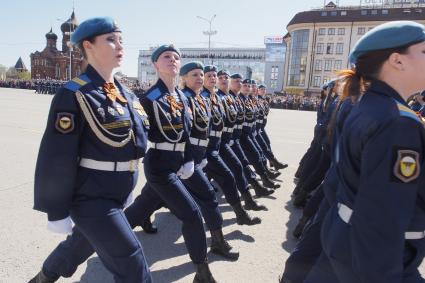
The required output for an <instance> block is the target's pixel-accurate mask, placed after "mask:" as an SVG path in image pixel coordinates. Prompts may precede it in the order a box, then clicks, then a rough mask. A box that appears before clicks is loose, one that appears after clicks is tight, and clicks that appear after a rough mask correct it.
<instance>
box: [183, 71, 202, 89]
mask: <svg viewBox="0 0 425 283" xmlns="http://www.w3.org/2000/svg"><path fill="white" fill-rule="evenodd" d="M183 79H184V82H185V84H186V86H187V87H188V88H190V89H191V90H193V91H194V92H198V91H199V90H201V89H202V85H203V83H204V71H203V70H200V69H196V70H192V71H190V72H189V73H187V74H186V75H184V77H183Z"/></svg>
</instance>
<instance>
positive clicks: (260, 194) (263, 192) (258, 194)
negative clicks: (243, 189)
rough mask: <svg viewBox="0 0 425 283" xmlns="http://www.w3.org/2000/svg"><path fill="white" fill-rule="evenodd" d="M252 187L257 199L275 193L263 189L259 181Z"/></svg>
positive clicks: (254, 182) (253, 182)
mask: <svg viewBox="0 0 425 283" xmlns="http://www.w3.org/2000/svg"><path fill="white" fill-rule="evenodd" d="M251 187H252V188H253V189H254V191H255V196H256V197H265V196H268V195H271V194H272V193H274V190H269V189H267V188H266V187H263V186H262V185H261V184H260V183H258V181H257V180H253V181H252V182H251Z"/></svg>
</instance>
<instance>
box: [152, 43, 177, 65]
mask: <svg viewBox="0 0 425 283" xmlns="http://www.w3.org/2000/svg"><path fill="white" fill-rule="evenodd" d="M165 51H174V52H176V53H177V54H179V56H180V51H179V50H178V49H177V48H176V47H175V46H174V45H173V44H165V45H161V46H160V47H158V48H157V49H155V51H154V52H152V55H151V60H152V62H156V61H158V58H159V56H160V55H161V54H162V53H164V52H165Z"/></svg>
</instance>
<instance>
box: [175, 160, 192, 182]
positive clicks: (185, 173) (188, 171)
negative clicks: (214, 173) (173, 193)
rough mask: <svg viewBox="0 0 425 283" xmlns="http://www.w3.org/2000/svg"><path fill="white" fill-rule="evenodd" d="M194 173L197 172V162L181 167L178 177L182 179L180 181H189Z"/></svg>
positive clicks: (190, 162) (187, 163)
mask: <svg viewBox="0 0 425 283" xmlns="http://www.w3.org/2000/svg"><path fill="white" fill-rule="evenodd" d="M193 171H195V162H193V161H189V162H186V163H185V164H183V165H182V167H180V169H179V171H177V176H178V177H180V179H187V178H190V176H192V174H193Z"/></svg>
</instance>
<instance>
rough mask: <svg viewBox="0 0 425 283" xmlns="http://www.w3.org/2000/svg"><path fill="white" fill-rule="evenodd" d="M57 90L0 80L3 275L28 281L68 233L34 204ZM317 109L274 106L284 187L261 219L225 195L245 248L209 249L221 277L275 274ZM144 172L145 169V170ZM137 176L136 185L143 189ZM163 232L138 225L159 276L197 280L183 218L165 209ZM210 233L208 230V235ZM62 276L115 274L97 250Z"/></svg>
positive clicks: (257, 278)
mask: <svg viewBox="0 0 425 283" xmlns="http://www.w3.org/2000/svg"><path fill="white" fill-rule="evenodd" d="M51 98H52V96H48V95H36V94H34V93H33V92H32V91H27V90H14V89H1V88H0V105H1V109H0V132H1V137H0V156H1V158H0V180H2V182H1V183H0V223H1V226H0V255H1V257H0V282H7V283H10V282H13V283H14V282H27V281H28V279H30V278H31V277H32V276H33V275H34V274H35V273H36V272H38V271H39V269H40V266H41V264H42V262H43V260H44V259H45V258H46V256H47V255H48V254H49V253H50V251H51V250H52V249H53V248H54V247H55V246H56V245H57V244H58V243H59V242H60V241H61V240H62V239H63V238H64V237H63V236H61V235H57V234H53V233H50V232H48V231H47V229H46V223H47V219H46V216H45V215H44V214H42V213H39V212H36V211H34V210H32V204H33V180H34V168H35V162H36V156H37V151H38V146H39V143H40V139H41V136H42V133H43V130H44V127H45V123H46V117H47V112H48V109H49V105H50V101H51ZM314 121H315V113H313V112H304V111H291V110H277V109H273V110H272V111H271V113H270V118H269V124H268V126H267V131H268V133H269V135H270V137H271V140H272V145H273V149H274V152H275V154H276V155H277V156H278V159H280V160H283V161H285V162H287V163H289V165H290V166H289V168H287V169H286V170H284V171H283V174H282V175H281V177H280V181H281V182H282V185H283V186H282V188H280V189H279V190H277V191H276V193H275V194H273V195H272V196H270V197H268V198H263V199H260V201H261V203H263V204H264V205H266V206H267V207H268V208H269V211H264V212H258V213H255V215H258V216H259V217H261V218H262V220H263V222H262V224H261V225H257V226H253V227H247V226H238V225H237V224H236V223H235V217H234V214H233V212H232V211H231V208H230V207H229V205H227V204H226V203H225V202H224V201H223V200H224V199H223V198H222V197H221V198H220V208H221V211H222V213H223V218H224V219H225V221H224V226H225V227H224V233H225V235H226V238H227V239H229V240H230V243H231V244H232V245H233V246H235V247H237V248H238V249H239V250H240V254H241V256H240V259H239V261H237V262H228V261H223V260H221V259H220V258H219V257H217V256H215V255H213V254H209V260H210V262H211V270H212V272H213V274H214V276H215V278H216V279H217V280H218V281H219V282H258V283H264V282H277V280H278V276H279V275H280V274H281V271H282V268H283V264H284V262H285V260H286V258H287V257H288V252H289V251H290V250H291V249H292V247H293V246H294V243H295V242H294V241H293V239H292V237H291V235H290V234H288V233H287V230H288V228H291V230H292V228H293V226H294V225H295V224H296V221H297V219H298V217H299V211H295V212H294V213H292V214H291V215H290V211H294V208H293V207H292V206H291V205H290V204H288V200H289V199H290V192H291V191H292V189H293V187H294V184H293V183H292V178H293V174H294V173H295V170H296V168H297V165H298V161H299V159H300V157H301V156H302V155H303V153H304V152H305V150H306V148H307V146H308V145H309V143H310V140H311V138H312V131H313V126H314ZM141 175H143V174H141ZM143 183H144V176H141V177H140V180H139V183H138V186H137V187H136V189H135V193H138V192H139V191H140V189H141V185H142V184H143ZM155 222H156V224H157V225H158V227H159V229H160V232H159V233H158V234H157V235H147V234H145V233H144V232H142V231H140V230H136V234H137V236H138V237H139V239H140V241H141V243H142V245H143V247H144V252H145V255H146V257H147V260H148V262H149V265H150V267H151V271H152V275H153V279H154V281H155V282H192V279H193V276H194V267H193V265H192V263H191V262H190V259H189V256H188V255H187V253H186V249H185V246H184V242H183V239H182V236H181V233H180V223H179V222H178V221H177V219H176V218H175V217H174V216H173V215H172V214H170V213H168V212H167V211H166V210H160V211H159V212H158V213H157V214H156V216H155ZM208 236H209V235H208ZM59 282H85V283H86V282H94V283H97V282H102V283H103V282H104V283H109V282H113V280H112V276H111V275H110V273H109V272H108V271H107V270H106V269H105V268H104V267H103V265H102V263H101V262H100V260H99V258H98V257H97V256H93V257H91V258H90V259H89V260H88V261H87V262H86V263H84V264H82V265H81V266H80V267H79V268H78V270H77V272H76V273H75V274H74V276H72V278H67V279H61V280H59Z"/></svg>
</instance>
